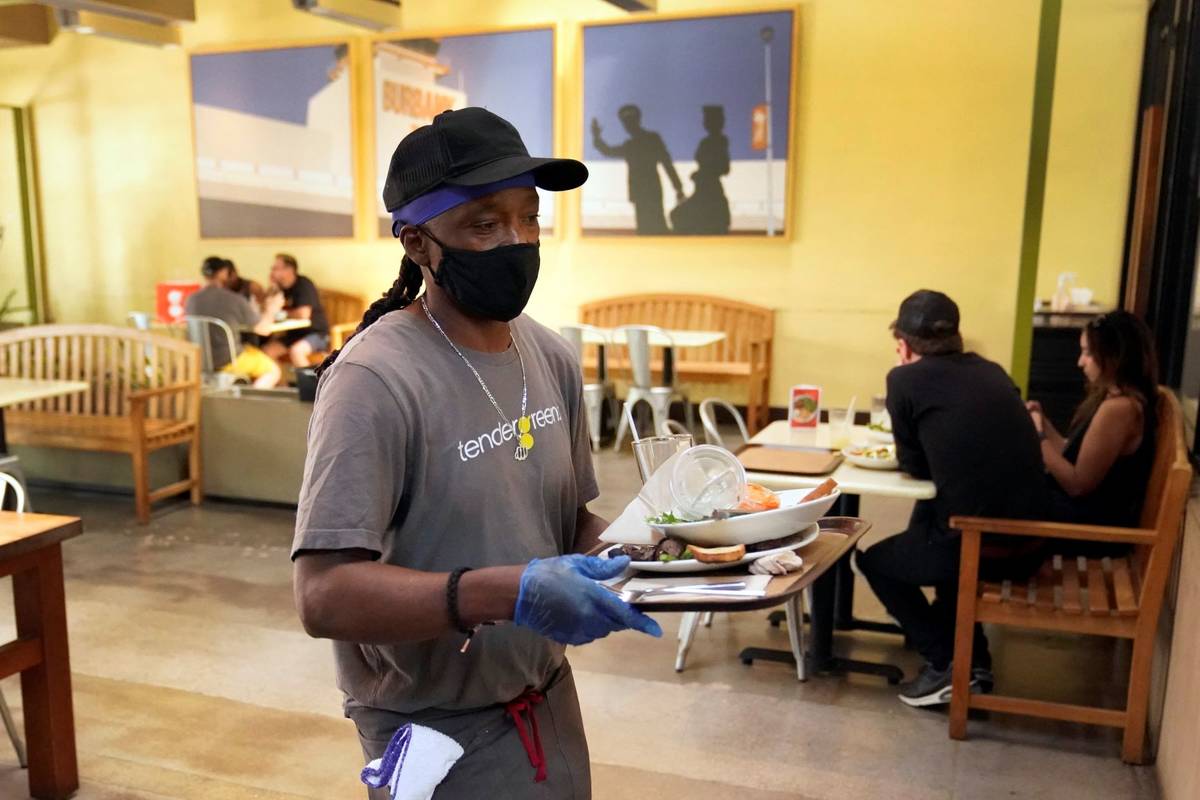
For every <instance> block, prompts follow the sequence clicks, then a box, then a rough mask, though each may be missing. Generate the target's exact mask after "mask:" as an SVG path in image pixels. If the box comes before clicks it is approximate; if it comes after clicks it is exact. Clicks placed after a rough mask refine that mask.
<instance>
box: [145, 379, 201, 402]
mask: <svg viewBox="0 0 1200 800" xmlns="http://www.w3.org/2000/svg"><path fill="white" fill-rule="evenodd" d="M193 389H194V390H195V391H197V392H198V391H200V384H198V383H173V384H171V385H170V386H160V387H158V388H157V389H138V390H137V391H135V392H130V393H129V402H130V403H145V402H146V401H147V400H149V399H151V398H153V397H162V396H163V395H168V394H175V393H176V392H186V391H189V390H193Z"/></svg>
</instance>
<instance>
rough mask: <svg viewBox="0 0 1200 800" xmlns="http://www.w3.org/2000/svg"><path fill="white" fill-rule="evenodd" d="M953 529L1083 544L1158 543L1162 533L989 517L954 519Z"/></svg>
mask: <svg viewBox="0 0 1200 800" xmlns="http://www.w3.org/2000/svg"><path fill="white" fill-rule="evenodd" d="M950 527H951V528H957V529H958V530H961V531H962V532H963V533H964V534H966V533H967V532H968V531H971V532H975V533H1000V534H1004V535H1006V536H1044V537H1046V538H1051V539H1075V540H1078V541H1083V542H1128V543H1130V544H1154V542H1155V541H1157V539H1158V531H1154V530H1149V529H1146V528H1117V527H1113V526H1108V525H1072V524H1069V523H1066V522H1037V521H1030V520H1021V519H992V518H989V517H951V518H950Z"/></svg>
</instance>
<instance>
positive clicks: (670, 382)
mask: <svg viewBox="0 0 1200 800" xmlns="http://www.w3.org/2000/svg"><path fill="white" fill-rule="evenodd" d="M674 385H675V348H674V347H664V348H663V386H674Z"/></svg>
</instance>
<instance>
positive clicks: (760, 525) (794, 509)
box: [650, 489, 842, 547]
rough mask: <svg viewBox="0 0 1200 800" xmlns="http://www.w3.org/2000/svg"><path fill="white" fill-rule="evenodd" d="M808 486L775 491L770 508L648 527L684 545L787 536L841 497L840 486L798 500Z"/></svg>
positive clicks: (819, 514)
mask: <svg viewBox="0 0 1200 800" xmlns="http://www.w3.org/2000/svg"><path fill="white" fill-rule="evenodd" d="M810 491H811V490H810V489H788V490H787V491H783V492H776V494H777V495H779V508H776V509H773V510H771V511H757V512H755V513H753V514H745V515H742V516H739V517H730V518H728V519H702V520H700V521H699V522H676V523H673V524H671V525H655V524H653V523H651V524H650V527H651V528H653V529H654V530H656V531H658V532H659V533H661V534H662V535H663V536H670V537H671V538H672V539H679V540H681V541H684V542H687V543H688V544H698V545H700V546H701V547H725V546H727V545H734V544H755V543H756V542H765V541H766V540H767V539H779V538H782V537H784V536H790V535H791V534H793V533H796V532H797V531H800V530H803V529H804V528H806V527H807V526H809V525H811V524H813V523H814V522H816V521H817V520H819V519H820V518H821V517H823V516H825V514H826V512H828V511H829V509H830V508H831V507H832V506H833V504H834V503H835V502H837V499H838V498H839V497H840V496H841V494H842V493H841V490H840V489H834V490H833V493H832V494H829V495H826V496H825V497H821V498H818V499H816V500H810V501H808V502H807V503H801V502H800V501H801V500H802V499H803V498H804V496H805V495H807V494H808V493H809V492H810Z"/></svg>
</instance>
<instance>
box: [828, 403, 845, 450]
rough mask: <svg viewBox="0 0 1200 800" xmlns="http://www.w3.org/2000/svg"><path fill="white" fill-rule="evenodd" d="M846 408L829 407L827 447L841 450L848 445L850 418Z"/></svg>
mask: <svg viewBox="0 0 1200 800" xmlns="http://www.w3.org/2000/svg"><path fill="white" fill-rule="evenodd" d="M847 411H848V409H845V408H831V409H829V449H831V450H842V449H844V448H847V447H849V446H850V420H849V417H848V416H847V413H846V412H847Z"/></svg>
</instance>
